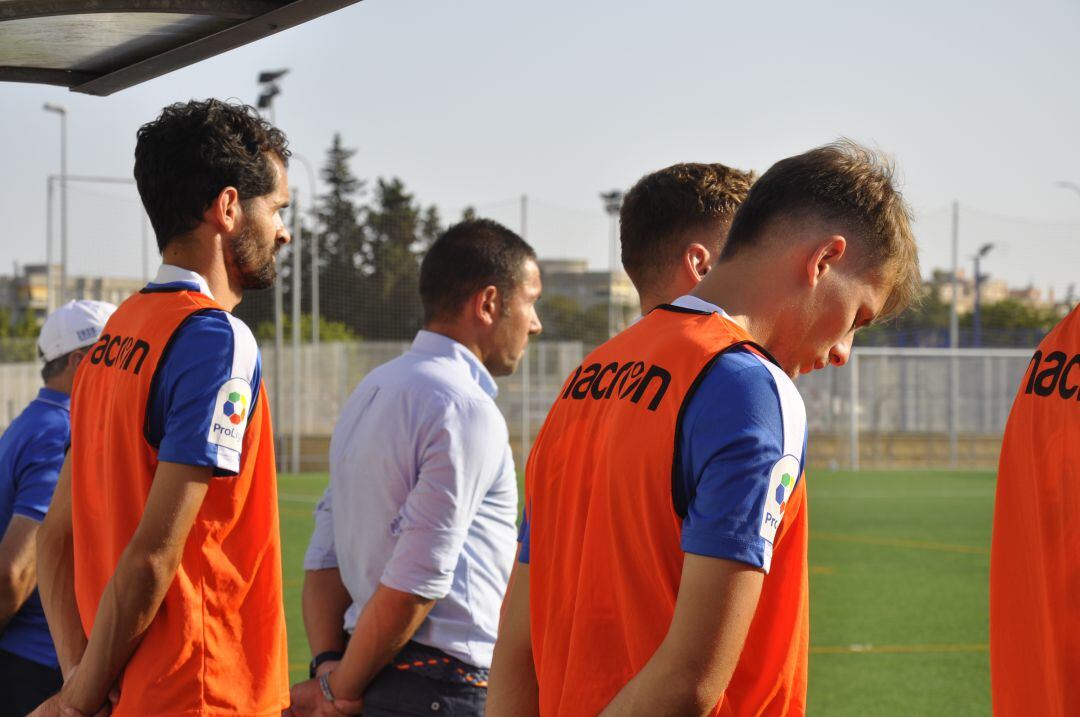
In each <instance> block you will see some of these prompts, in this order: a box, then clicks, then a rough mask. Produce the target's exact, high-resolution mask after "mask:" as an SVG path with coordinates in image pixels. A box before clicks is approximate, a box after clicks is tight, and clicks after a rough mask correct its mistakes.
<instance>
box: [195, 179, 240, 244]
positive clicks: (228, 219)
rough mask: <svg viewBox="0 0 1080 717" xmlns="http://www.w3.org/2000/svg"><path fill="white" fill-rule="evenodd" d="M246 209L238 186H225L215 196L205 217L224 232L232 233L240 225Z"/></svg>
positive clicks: (209, 222)
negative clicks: (243, 206) (237, 188)
mask: <svg viewBox="0 0 1080 717" xmlns="http://www.w3.org/2000/svg"><path fill="white" fill-rule="evenodd" d="M243 215H244V210H243V208H242V207H241V206H240V192H238V191H236V187H225V188H224V189H222V190H221V192H219V193H218V195H217V196H216V197H214V201H212V202H211V203H210V206H209V207H208V208H207V210H206V212H205V213H204V214H203V218H204V219H206V222H207V223H208V224H210V225H211V226H213V227H214V228H215V229H217V230H218V231H219V232H220V233H222V234H232V233H233V232H235V231H236V229H237V227H239V226H240V219H241V217H243Z"/></svg>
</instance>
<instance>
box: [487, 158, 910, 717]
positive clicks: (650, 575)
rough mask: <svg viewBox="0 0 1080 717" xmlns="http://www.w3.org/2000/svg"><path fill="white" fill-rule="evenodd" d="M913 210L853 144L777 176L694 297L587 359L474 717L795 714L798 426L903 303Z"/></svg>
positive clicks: (541, 474) (760, 188)
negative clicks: (816, 391)
mask: <svg viewBox="0 0 1080 717" xmlns="http://www.w3.org/2000/svg"><path fill="white" fill-rule="evenodd" d="M919 286H920V277H919V270H918V259H917V255H916V247H915V241H914V238H913V236H912V233H911V228H910V218H909V211H908V208H907V206H906V205H905V203H904V202H903V200H902V199H901V197H900V194H899V193H898V192H897V190H896V189H895V188H894V186H893V182H892V171H891V168H890V166H889V165H888V163H887V162H885V161H884V160H882V158H881V157H879V156H878V155H877V154H875V153H873V152H871V151H869V150H866V149H864V148H862V147H860V146H858V145H855V144H853V143H850V142H840V143H836V144H833V145H828V146H825V147H821V148H819V149H815V150H811V151H810V152H807V153H805V154H802V155H799V156H796V157H791V158H788V159H785V160H782V161H780V162H778V163H776V164H775V165H774V166H773V167H772V168H771V169H770V170H769V171H768V172H766V173H765V174H764V175H763V176H762V177H761V179H759V180H758V181H757V182H756V183H755V185H754V187H753V188H752V189H751V190H750V193H749V195H748V196H747V198H746V201H745V202H744V203H743V204H742V206H741V207H740V209H739V210H738V213H737V214H736V216H735V220H734V222H733V223H732V227H731V232H730V235H729V237H728V242H727V245H726V246H725V248H724V250H723V252H722V253H721V256H720V261H719V262H718V263H717V264H716V266H715V267H714V268H713V269H712V270H711V271H710V272H709V273H708V274H707V275H706V276H705V278H704V279H703V280H702V282H701V283H700V284H699V285H698V286H697V288H696V289H694V291H693V292H692V293H691V294H690V295H686V296H682V297H680V298H678V299H676V300H675V301H674V302H672V305H670V306H660V307H658V308H657V309H656V310H654V311H652V312H650V313H649V314H648V315H647V316H645V317H644V318H643V319H642V320H641V321H639V322H638V323H636V324H634V325H633V326H631V327H630V328H628V329H627V330H625V331H623V332H622V333H621V334H619V335H617V336H615V337H614V338H613V339H611V340H610V341H608V342H607V343H606V344H603V345H602V346H600V347H599V348H598V349H597V350H596V351H594V352H593V353H592V354H591V355H589V356H588V357H587V358H586V359H585V361H584V362H583V363H582V365H581V367H580V368H579V369H578V370H577V371H576V372H575V373H574V374H573V375H572V376H571V378H570V379H569V381H567V383H566V385H565V387H564V389H563V391H562V392H561V393H560V395H559V398H558V399H556V402H555V405H554V406H553V407H552V409H551V411H550V413H549V414H548V418H547V421H546V422H545V423H544V426H543V428H542V429H541V431H540V435H539V436H538V438H537V441H536V444H535V446H534V448H533V452H532V455H531V456H530V457H529V463H528V466H527V468H526V485H525V520H524V522H523V526H522V531H521V547H520V550H519V555H518V563H517V565H516V566H515V568H514V574H513V577H512V578H511V583H510V588H509V590H508V593H507V598H506V601H505V603H504V606H503V618H502V622H501V625H500V633H499V640H498V643H497V644H496V649H495V658H494V663H493V666H492V674H491V687H490V694H489V713H488V714H489V715H490V716H491V717H510V716H511V715H512V716H513V717H524V716H526V715H536V714H541V715H552V716H554V715H559V717H577V716H579V715H580V716H582V717H584V716H585V715H589V716H592V715H596V714H603V715H604V716H605V717H614V716H615V715H619V716H625V715H661V714H663V715H668V714H670V715H712V716H716V715H745V714H755V715H800V714H803V713H804V712H805V709H806V675H807V672H806V667H807V647H808V641H809V625H808V623H809V609H808V594H807V567H806V565H807V552H806V551H807V513H806V487H805V480H804V479H803V470H804V463H805V456H806V417H805V409H804V407H803V404H802V400H801V398H800V397H799V394H798V392H797V390H796V389H795V385H794V383H793V382H792V381H793V379H794V378H796V377H797V376H798V375H799V374H801V373H806V372H809V371H812V370H814V369H818V368H824V367H825V366H826V365H828V364H834V365H842V364H843V363H844V362H846V361H847V358H848V355H849V353H850V350H851V342H852V339H853V336H854V334H855V332H856V330H858V329H859V328H860V327H862V326H866V325H867V324H870V323H871V322H873V321H875V320H877V319H880V318H881V317H884V316H888V315H891V314H894V313H896V312H899V311H901V310H902V309H903V308H904V307H905V306H906V305H907V304H908V303H909V301H910V300H911V299H912V297H913V296H915V294H916V292H917V291H918V290H919Z"/></svg>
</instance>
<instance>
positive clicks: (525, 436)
mask: <svg viewBox="0 0 1080 717" xmlns="http://www.w3.org/2000/svg"><path fill="white" fill-rule="evenodd" d="M528 213H529V199H528V197H527V196H525V195H524V194H522V195H521V238H522V239H525V238H526V236H527V235H528V231H527V229H528V221H527V220H528ZM529 348H530V347H529V346H528V345H526V346H525V355H524V356H523V357H522V360H521V466H522V468H524V467H525V463H526V462H527V461H528V460H529V449H530V443H532V440H531V439H532V436H531V435H529V434H530V429H531V428H532V427H531V426H530V425H529V412H530V411H529V409H530V408H531V400H530V399H531V395H530V393H531V392H530V390H529V388H530V387H529V353H530V351H529Z"/></svg>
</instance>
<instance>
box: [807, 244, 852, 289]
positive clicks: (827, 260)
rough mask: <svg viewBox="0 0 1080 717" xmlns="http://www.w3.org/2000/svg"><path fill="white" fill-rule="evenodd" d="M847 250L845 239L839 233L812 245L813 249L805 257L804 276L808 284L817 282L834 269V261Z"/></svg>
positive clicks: (811, 284)
mask: <svg viewBox="0 0 1080 717" xmlns="http://www.w3.org/2000/svg"><path fill="white" fill-rule="evenodd" d="M846 251H847V239H845V238H844V237H842V236H840V235H839V234H833V235H832V236H828V237H826V238H825V239H823V240H821V241H820V242H818V243H817V244H815V245H813V250H812V251H811V252H810V254H809V256H807V259H806V278H807V281H808V282H809V283H810V286H816V285H817V283H818V282H819V281H820V280H821V279H822V277H824V276H825V275H826V274H828V273H829V272H830V271H834V270H835V269H836V262H838V261H839V260H840V258H841V257H843V256H844V253H845V252H846Z"/></svg>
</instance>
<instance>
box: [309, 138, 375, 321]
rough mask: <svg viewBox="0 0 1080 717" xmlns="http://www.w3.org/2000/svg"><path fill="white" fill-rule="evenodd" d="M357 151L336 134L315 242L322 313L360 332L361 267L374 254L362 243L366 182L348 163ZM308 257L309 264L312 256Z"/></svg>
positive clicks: (325, 172)
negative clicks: (357, 175) (368, 254)
mask: <svg viewBox="0 0 1080 717" xmlns="http://www.w3.org/2000/svg"><path fill="white" fill-rule="evenodd" d="M355 154H356V150H355V149H347V148H345V147H344V146H342V143H341V135H340V134H335V135H334V139H333V142H332V144H331V145H330V149H329V150H328V151H327V153H326V162H325V164H323V167H322V170H321V176H322V180H323V181H324V182H326V184H328V185H329V190H328V191H327V192H326V194H324V195H322V197H320V201H319V206H318V209H317V211H316V218H317V229H316V236H315V237H314V241H317V242H319V264H320V266H319V267H318V270H319V272H320V273H319V279H320V281H319V309H320V313H321V314H323V315H325V316H326V317H327V318H328V319H330V320H332V321H340V322H342V323H344V324H345V325H347V326H348V327H349V328H350V329H352V330H353V331H357V332H358V331H359V330H360V323H361V322H360V316H361V314H362V313H363V310H364V307H363V304H362V290H361V286H360V284H359V282H358V278H359V276H358V271H359V270H360V269H361V267H362V266H363V265H364V264H366V263H368V262H369V261H370V259H371V257H370V256H367V255H366V250H367V247H366V243H365V241H364V228H363V225H362V217H363V215H364V214H365V209H364V208H363V207H362V206H361V205H360V203H359V201H360V198H361V197H362V196H363V195H364V192H365V186H364V185H365V183H364V182H363V181H362V180H360V179H357V178H356V177H355V176H354V175H353V173H352V170H351V169H350V167H349V161H350V160H351V159H352V157H353V155H355ZM306 258H307V262H306V264H307V265H308V266H309V267H310V266H311V264H312V262H311V257H310V254H309V255H308V257H306ZM313 268H314V267H313ZM309 280H310V277H309ZM309 286H310V284H309Z"/></svg>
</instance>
